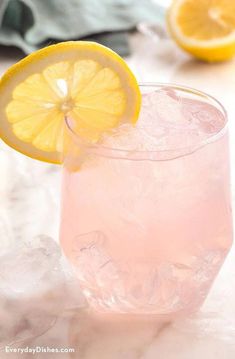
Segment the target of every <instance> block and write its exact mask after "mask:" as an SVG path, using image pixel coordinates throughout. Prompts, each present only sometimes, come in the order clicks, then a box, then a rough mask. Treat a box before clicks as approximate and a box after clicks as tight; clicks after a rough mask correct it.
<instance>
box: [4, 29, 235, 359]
mask: <svg viewBox="0 0 235 359" xmlns="http://www.w3.org/2000/svg"><path fill="white" fill-rule="evenodd" d="M131 45H132V49H133V55H132V56H131V57H130V58H128V59H127V60H128V63H129V64H130V66H131V67H132V69H133V70H134V71H135V73H136V75H137V77H138V79H139V80H140V81H150V82H154V81H158V82H161V81H163V82H177V83H181V84H184V85H187V86H192V87H196V88H198V89H201V90H204V91H206V92H208V93H210V94H212V95H214V96H215V97H217V98H219V99H220V100H221V101H222V102H223V103H224V105H225V106H226V108H227V110H228V112H229V118H230V130H231V154H232V172H234V171H235V165H234V157H235V124H234V121H235V104H234V95H235V61H232V62H228V63H224V64H210V65H209V64H204V63H201V62H197V61H195V60H193V59H191V58H190V57H189V56H187V55H186V54H184V53H182V52H181V51H180V50H179V49H178V48H177V47H176V46H175V45H174V44H173V43H172V42H171V41H170V40H164V41H161V42H156V43H155V42H153V41H152V39H150V38H146V37H144V36H143V35H141V34H134V35H133V36H132V39H131ZM20 56H21V54H20V53H19V52H18V51H14V50H8V51H6V49H5V48H3V47H0V73H3V72H4V70H5V69H6V68H7V67H8V66H9V65H11V64H12V63H14V62H15V61H16V60H17V59H19V58H20ZM0 168H1V175H0V195H1V201H0V235H1V242H0V246H1V248H3V247H6V246H7V245H8V244H9V241H10V242H11V243H13V244H14V243H17V242H18V241H22V240H24V239H28V238H32V237H34V236H35V235H38V234H47V235H49V236H52V237H53V238H57V237H58V225H59V188H60V168H59V167H56V166H50V165H45V164H43V163H40V162H37V161H33V160H31V159H29V158H26V157H24V156H22V155H20V154H18V153H15V152H14V151H13V150H11V149H10V148H7V147H6V146H5V145H4V144H2V143H1V144H0ZM233 177H234V176H233ZM232 187H233V198H234V195H235V177H234V180H233V186H232ZM234 278H235V261H234V249H233V250H232V251H231V253H230V255H229V257H228V258H227V260H226V263H225V264H224V266H223V269H222V271H221V272H220V274H219V276H218V278H217V280H216V282H215V284H214V286H213V288H212V290H211V293H210V295H209V297H208V299H207V300H206V302H205V304H204V306H203V308H202V309H201V311H200V312H199V313H197V314H196V315H194V316H193V317H191V318H188V319H187V320H181V321H177V322H174V323H157V322H156V321H155V320H154V319H152V318H126V319H123V318H119V317H116V318H115V319H114V318H112V319H111V318H104V317H101V316H100V317H98V316H97V317H94V316H92V315H91V314H90V313H89V310H88V309H87V308H86V306H85V305H84V303H83V302H81V309H79V310H71V308H70V310H67V311H62V310H61V311H60V315H59V316H58V318H57V320H55V318H54V319H52V320H51V321H50V322H49V324H48V326H46V327H45V328H44V327H43V322H42V324H41V323H39V324H38V325H37V330H34V331H31V332H30V335H26V334H25V333H26V329H25V328H26V327H30V325H31V324H32V323H29V320H28V318H27V315H25V318H23V319H21V321H20V322H19V323H18V324H17V325H18V327H17V335H18V337H20V338H21V341H20V342H18V343H15V344H14V345H13V347H14V348H17V347H25V346H29V347H35V346H41V345H43V346H49V347H71V348H74V349H75V353H73V354H65V353H64V354H45V353H43V354H36V355H34V356H33V357H35V358H41V357H44V358H47V357H48V358H57V357H61V358H65V359H66V358H78V359H157V358H159V359H162V358H163V359H165V358H166V359H189V358H190V359H199V358H207V359H215V358H218V359H234V358H235V283H234ZM46 298H47V297H46ZM48 298H50V296H49V295H48ZM43 300H45V298H44V299H43ZM39 302H40V300H39ZM15 305H16V307H17V302H16V304H15ZM0 313H4V311H2V312H1V308H0ZM57 314H58V313H57ZM46 316H47V317H48V313H47V314H46ZM37 320H38V318H36V319H34V322H35V321H37ZM0 321H1V324H0V333H1V330H2V331H4V328H5V329H6V327H7V324H4V320H2V318H0ZM5 323H6V322H5ZM40 328H41V330H40ZM42 332H44V334H42ZM19 334H20V335H19ZM39 334H41V335H39ZM28 337H29V338H28ZM0 346H1V345H0ZM8 357H13V358H19V357H21V358H28V357H31V356H30V354H24V355H20V354H7V353H5V351H4V348H3V349H2V351H0V358H1V359H5V358H8Z"/></svg>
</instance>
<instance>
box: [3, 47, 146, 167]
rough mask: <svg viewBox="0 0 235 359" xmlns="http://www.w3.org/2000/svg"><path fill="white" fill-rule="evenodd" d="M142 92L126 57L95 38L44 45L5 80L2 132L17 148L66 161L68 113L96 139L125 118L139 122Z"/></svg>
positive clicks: (85, 134)
mask: <svg viewBox="0 0 235 359" xmlns="http://www.w3.org/2000/svg"><path fill="white" fill-rule="evenodd" d="M140 102H141V95H140V91H139V87H138V85H137V81H136V79H135V77H134V75H133V74H132V72H131V70H130V69H129V67H128V66H127V64H126V63H125V61H124V60H123V59H122V58H121V57H120V56H118V55H117V54H116V53H115V52H113V51H112V50H110V49H108V48H106V47H104V46H102V45H99V44H97V43H94V42H83V41H77V42H75V41H72V42H64V43H59V44H56V45H52V46H49V47H47V48H44V49H42V50H39V51H37V52H35V53H33V54H31V55H29V56H28V57H26V58H24V59H23V60H21V61H20V62H19V63H17V64H15V65H13V66H12V67H11V68H10V69H9V70H8V71H7V72H6V73H5V75H4V76H3V77H2V79H1V81H0V137H1V138H2V140H3V141H4V142H6V143H7V144H8V145H10V146H11V147H13V148H14V149H16V150H17V151H19V152H21V153H23V154H25V155H28V156H30V157H32V158H35V159H39V160H42V161H46V162H51V163H60V162H61V158H62V156H61V153H62V151H63V141H64V133H65V131H64V129H65V117H66V116H67V117H70V118H72V119H73V121H74V123H75V124H76V131H77V133H78V135H80V136H81V137H83V138H85V139H86V140H88V141H92V142H95V141H97V140H98V139H99V137H100V135H101V134H102V133H103V132H104V131H108V130H110V129H112V128H114V127H116V126H118V125H119V124H120V123H121V122H123V121H126V122H132V123H135V122H136V121H137V119H138V114H139V110H140Z"/></svg>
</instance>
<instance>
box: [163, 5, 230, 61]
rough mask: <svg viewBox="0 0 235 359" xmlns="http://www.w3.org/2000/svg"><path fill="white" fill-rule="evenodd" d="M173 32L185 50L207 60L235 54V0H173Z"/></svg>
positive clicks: (170, 28)
mask: <svg viewBox="0 0 235 359" xmlns="http://www.w3.org/2000/svg"><path fill="white" fill-rule="evenodd" d="M167 22H168V26H169V30H170V33H171V34H172V36H173V38H174V39H175V40H176V42H177V43H178V44H179V46H181V47H182V48H183V49H184V50H186V51H187V52H189V53H190V54H192V55H194V56H196V57H197V58H199V59H202V60H206V61H211V62H213V61H223V60H228V59H230V58H232V57H233V56H235V1H233V0H173V1H172V5H171V7H170V8H169V11H168V14H167Z"/></svg>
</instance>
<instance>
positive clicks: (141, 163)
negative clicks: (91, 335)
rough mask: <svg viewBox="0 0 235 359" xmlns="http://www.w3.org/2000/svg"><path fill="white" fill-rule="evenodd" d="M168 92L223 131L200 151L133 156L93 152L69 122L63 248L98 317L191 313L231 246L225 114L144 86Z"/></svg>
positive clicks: (189, 92) (192, 94) (205, 100)
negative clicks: (213, 117) (215, 119)
mask: <svg viewBox="0 0 235 359" xmlns="http://www.w3.org/2000/svg"><path fill="white" fill-rule="evenodd" d="M164 89H167V91H169V89H170V90H172V91H174V93H175V94H176V95H177V96H179V97H184V98H187V99H188V100H190V101H191V103H192V106H193V104H194V103H196V102H197V101H200V103H202V104H203V111H204V114H206V113H207V111H211V109H216V110H217V112H218V111H219V113H220V115H221V117H222V118H223V120H224V126H223V128H222V129H221V128H220V129H219V130H218V131H217V132H216V133H213V135H211V136H208V137H207V138H206V139H204V140H200V141H198V143H197V144H196V145H195V144H194V145H193V144H192V145H190V143H189V144H188V145H187V146H186V147H185V146H184V147H180V146H179V147H177V148H174V149H172V148H171V149H164V150H159V151H147V150H144V151H136V150H135V149H134V148H133V149H128V150H123V149H118V148H112V146H109V147H105V146H103V145H99V144H95V145H94V144H93V145H91V144H90V145H87V144H85V143H83V142H82V141H81V140H80V138H79V136H78V135H76V133H75V132H74V131H73V129H72V126H71V125H70V122H69V121H67V127H68V128H67V131H68V136H69V146H67V150H66V151H65V155H64V169H63V190H62V213H61V234H60V240H61V246H62V249H63V251H64V253H65V255H66V257H67V258H68V259H69V261H70V262H71V263H72V264H73V266H74V267H75V269H76V273H77V276H78V279H79V283H80V286H81V288H82V290H83V293H84V294H85V296H86V298H87V300H88V302H89V304H90V306H91V307H92V308H93V309H94V310H96V311H102V312H111V313H114V312H115V313H135V314H137V313H138V314H140V313H142V314H147V313H149V314H156V315H159V316H167V317H169V318H174V317H176V316H178V315H184V314H188V313H192V312H194V311H196V310H197V309H198V308H199V307H200V306H201V304H202V303H203V301H204V300H205V298H206V296H207V294H208V292H209V289H210V287H211V285H212V283H213V281H214V279H215V278H216V276H217V274H218V271H219V269H220V268H221V266H222V264H223V262H224V260H225V257H226V255H227V253H228V251H229V249H230V247H231V245H232V214H231V196H230V168H229V142H228V126H227V116H226V112H225V110H224V108H223V106H222V105H221V104H220V103H219V102H218V101H217V100H215V99H214V98H212V97H210V96H208V95H206V94H204V93H202V92H199V91H197V90H193V89H189V88H185V87H181V86H177V85H163V84H146V85H142V86H141V91H142V92H143V93H144V94H145V93H148V92H153V91H159V90H164ZM167 111H168V110H167V108H166V114H167Z"/></svg>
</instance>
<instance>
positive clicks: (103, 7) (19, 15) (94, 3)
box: [0, 0, 164, 55]
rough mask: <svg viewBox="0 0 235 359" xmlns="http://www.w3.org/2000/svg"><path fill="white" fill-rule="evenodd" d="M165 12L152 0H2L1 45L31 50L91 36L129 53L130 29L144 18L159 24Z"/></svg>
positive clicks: (0, 15)
mask: <svg viewBox="0 0 235 359" xmlns="http://www.w3.org/2000/svg"><path fill="white" fill-rule="evenodd" d="M163 14H164V11H163V8H161V7H159V6H158V5H156V4H155V3H154V2H152V1H151V0H0V44H2V45H14V46H17V47H19V48H21V49H22V50H23V51H24V52H25V53H30V52H32V51H34V50H36V49H38V48H40V47H43V46H45V45H48V44H50V43H52V42H54V41H63V40H69V39H84V38H87V37H89V39H92V40H95V41H98V42H101V43H103V44H105V45H107V46H109V47H111V48H113V49H114V50H115V51H117V52H119V53H120V54H121V55H127V54H128V52H129V47H128V38H127V31H128V30H131V29H133V28H135V26H136V25H137V24H138V23H139V22H142V21H145V22H154V23H156V22H158V23H159V22H161V21H163V18H164V15H163Z"/></svg>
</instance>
